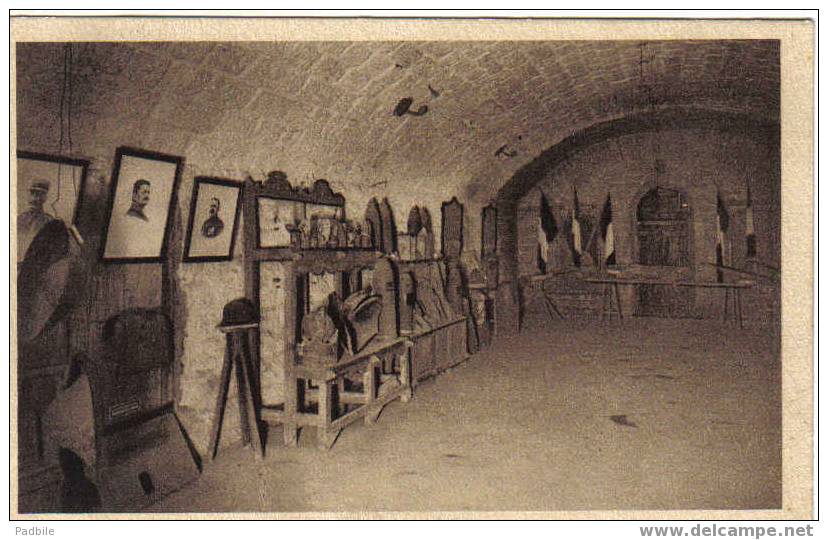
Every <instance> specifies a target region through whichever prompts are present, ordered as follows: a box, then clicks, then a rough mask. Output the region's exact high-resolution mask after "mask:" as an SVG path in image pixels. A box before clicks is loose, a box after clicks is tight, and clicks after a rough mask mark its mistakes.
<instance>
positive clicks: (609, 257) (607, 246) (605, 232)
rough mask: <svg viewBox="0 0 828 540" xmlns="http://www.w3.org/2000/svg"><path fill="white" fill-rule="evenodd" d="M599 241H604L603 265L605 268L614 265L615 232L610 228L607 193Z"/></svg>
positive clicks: (610, 206) (610, 211)
mask: <svg viewBox="0 0 828 540" xmlns="http://www.w3.org/2000/svg"><path fill="white" fill-rule="evenodd" d="M600 227H601V239H602V240H603V241H604V263H605V264H606V265H607V266H610V265H614V264H615V231H614V230H613V226H612V201H611V200H610V194H609V193H607V202H605V203H604V210H603V211H602V212H601V223H600Z"/></svg>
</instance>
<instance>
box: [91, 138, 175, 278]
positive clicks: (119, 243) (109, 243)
mask: <svg viewBox="0 0 828 540" xmlns="http://www.w3.org/2000/svg"><path fill="white" fill-rule="evenodd" d="M180 168H181V158H178V157H174V156H166V155H163V154H159V153H157V152H148V151H144V150H136V149H130V148H119V149H118V151H117V153H116V155H115V169H114V172H113V174H112V182H111V184H110V186H111V187H110V189H111V191H110V202H109V222H108V224H107V227H106V229H105V230H104V234H103V241H102V243H101V245H102V246H103V248H102V251H101V260H103V261H104V262H152V261H160V259H161V258H162V256H163V254H164V248H165V241H166V237H167V231H168V229H169V227H168V223H169V219H170V212H171V209H172V206H173V200H174V197H175V189H176V187H177V185H178V179H179V174H180Z"/></svg>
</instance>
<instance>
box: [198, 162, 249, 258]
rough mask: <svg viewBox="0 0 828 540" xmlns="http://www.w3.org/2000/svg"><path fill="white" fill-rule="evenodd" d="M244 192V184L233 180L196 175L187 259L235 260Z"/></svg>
mask: <svg viewBox="0 0 828 540" xmlns="http://www.w3.org/2000/svg"><path fill="white" fill-rule="evenodd" d="M241 191H242V185H241V183H239V182H235V181H233V180H225V179H222V178H212V177H203V176H199V177H196V179H195V184H194V185H193V198H192V201H191V203H190V219H189V223H188V225H187V239H186V243H185V245H184V262H211V261H229V260H232V259H233V247H234V245H235V242H236V232H237V229H238V221H239V212H240V210H241V204H240V199H241Z"/></svg>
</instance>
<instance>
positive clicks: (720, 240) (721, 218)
mask: <svg viewBox="0 0 828 540" xmlns="http://www.w3.org/2000/svg"><path fill="white" fill-rule="evenodd" d="M729 225H730V217H729V216H728V215H727V209H726V208H725V205H724V202H723V201H722V195H721V194H720V193H719V191H718V190H716V266H717V267H718V268H717V269H716V281H718V282H719V283H721V282H723V281H724V272H722V268H721V267H722V266H724V264H725V260H724V252H725V234H726V233H727V229H728V226H729Z"/></svg>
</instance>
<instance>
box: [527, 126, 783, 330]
mask: <svg viewBox="0 0 828 540" xmlns="http://www.w3.org/2000/svg"><path fill="white" fill-rule="evenodd" d="M777 152H778V151H777V150H775V149H774V144H773V142H772V141H771V140H767V139H765V138H763V137H762V136H760V135H759V134H753V133H749V132H743V133H733V132H723V131H719V130H715V129H673V130H662V131H659V132H652V131H651V132H642V133H636V134H629V135H618V136H616V137H613V138H611V139H608V140H605V141H603V142H598V143H595V144H592V145H589V146H587V147H585V148H581V149H579V150H578V151H576V152H573V153H572V154H570V155H569V156H568V157H567V158H566V159H565V160H563V161H562V162H560V163H559V164H557V165H556V166H554V167H553V168H551V169H550V170H547V171H546V172H545V173H544V175H543V177H542V180H541V181H540V182H539V183H538V184H537V186H536V188H534V189H532V190H531V191H529V192H528V193H526V194H525V195H524V196H523V197H522V198H521V199H520V201H519V203H518V207H517V216H518V220H517V224H518V242H517V243H518V265H519V272H520V274H521V275H529V274H535V273H537V266H536V252H537V251H536V250H537V217H538V215H539V213H538V212H539V204H540V202H539V201H540V191H539V190H543V193H545V195H546V197H547V199H548V201H549V203H550V205H551V207H552V211H553V214H554V215H555V218H556V220H557V222H558V226H559V229H560V230H563V229H564V220H565V219H566V218H567V217H568V216H569V214H570V212H571V208H572V204H573V186H575V187H576V188H577V191H578V199H579V203H580V206H581V210H582V212H583V213H584V214H586V215H588V216H589V217H590V219H591V220H592V222H593V223H595V224H597V223H598V220H599V218H600V214H601V209H602V208H603V205H604V201H605V200H606V198H607V194H610V195H611V199H612V209H613V224H614V229H615V246H616V257H617V262H618V264H619V265H621V266H623V267H627V268H632V269H634V270H640V271H646V270H650V271H652V269H648V268H642V267H637V263H638V241H637V237H636V209H637V206H638V202H639V200H640V199H641V197H642V196H643V195H644V194H645V193H646V192H647V191H648V190H649V189H651V188H653V187H655V186H661V187H665V188H672V189H678V190H680V191H682V192H683V193H684V194H685V195H686V197H687V201H688V203H689V206H690V211H691V228H690V260H691V263H690V268H689V271H690V276H692V278H693V279H696V280H699V281H714V280H715V278H716V270H715V268H713V267H711V266H709V264H707V263H715V261H716V256H715V246H716V191H717V186H718V189H719V191H720V193H721V196H722V199H723V201H724V203H725V205H726V207H727V209H728V211H729V214H730V224H731V225H730V229H729V233H728V242H729V244H730V246H731V247H730V253H729V259H730V265H732V266H735V267H738V268H744V267H746V265H747V261H746V244H745V241H744V226H745V217H744V216H745V204H746V185H747V183H748V182H750V186H751V192H752V198H753V206H754V221H755V230H756V237H757V250H758V253H757V260H759V261H761V263H762V264H766V265H770V266H773V267H775V268H779V264H780V255H781V251H780V209H781V206H780V199H779V197H780V195H779V193H780V191H779V190H780V172H779V171H780V170H779V158H778V154H777ZM586 240H587V239H586V238H585V239H584V243H586ZM760 271H761V270H760ZM665 272H667V273H669V272H668V269H663V270H657V271H656V276H659V275H662V274H663V276H662V277H668V276H667V275H666V273H665ZM745 277H746V276H736V277H734V276H732V275H729V276H728V279H744V278H745ZM760 282H762V280H760ZM762 285H763V287H757V288H756V290H754V291H752V292H751V293H750V294H749V295H748V296H749V298H748V299H747V301H746V305H749V306H752V308H749V309H747V310H746V311H747V312H748V313H747V314H748V316H752V317H763V318H764V317H766V316H767V315H768V310H767V309H762V308H761V306H763V305H771V304H775V302H776V301H775V300H774V296H775V294H774V293H773V292H772V291H770V292H768V291H767V290H766V287H764V285H765V283H764V282H762ZM624 289H627V290H626V291H625V292H624V294H625V298H622V302H623V303H624V305H625V308H628V309H630V310H631V311H632V310H634V306H635V302H636V301H637V300H636V296H635V295H634V291H633V290H632V287H624ZM721 306H722V301H721V292H720V291H709V290H707V291H705V290H698V291H696V292H695V300H694V309H693V315H696V316H703V317H713V316H719V315H720V313H721Z"/></svg>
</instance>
